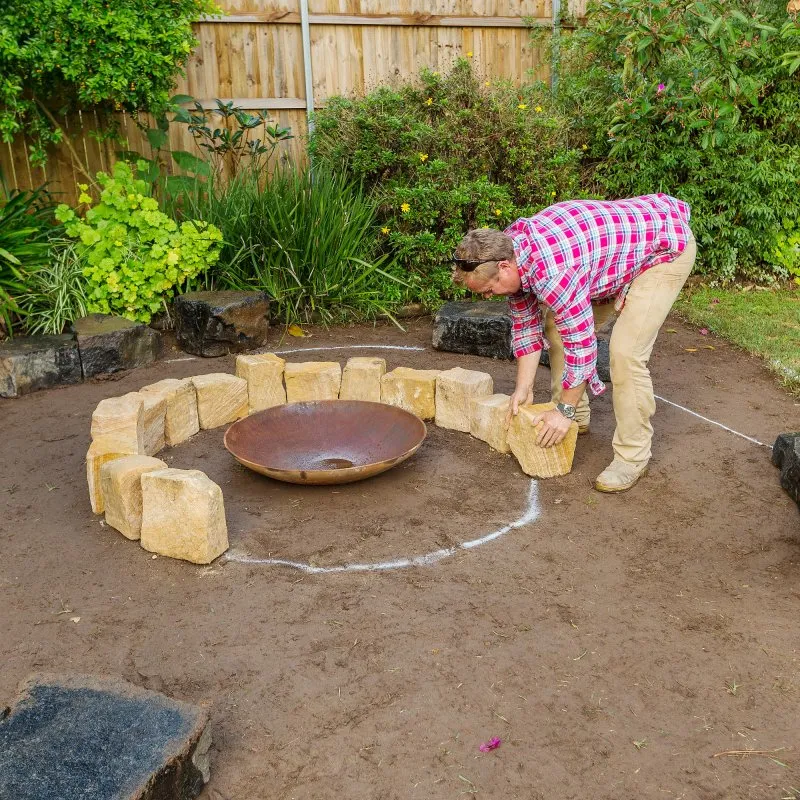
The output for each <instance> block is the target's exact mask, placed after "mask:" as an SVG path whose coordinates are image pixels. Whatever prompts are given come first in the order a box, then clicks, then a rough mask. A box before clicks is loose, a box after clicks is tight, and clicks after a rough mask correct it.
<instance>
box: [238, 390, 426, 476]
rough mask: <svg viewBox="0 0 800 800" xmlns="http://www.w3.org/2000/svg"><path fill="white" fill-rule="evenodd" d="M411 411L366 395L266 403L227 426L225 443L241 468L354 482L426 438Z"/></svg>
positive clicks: (387, 466)
mask: <svg viewBox="0 0 800 800" xmlns="http://www.w3.org/2000/svg"><path fill="white" fill-rule="evenodd" d="M426 433H427V429H426V427H425V423H424V422H423V421H422V420H421V419H419V418H418V417H416V416H415V415H414V414H411V413H409V412H408V411H405V410H403V409H402V408H397V407H396V406H389V405H384V404H383V403H371V402H367V401H365V400H320V401H316V402H309V403H289V404H287V405H282V406H275V407H274V408H268V409H267V410H266V411H259V412H257V413H256V414H251V415H250V416H249V417H245V418H244V419H240V420H239V421H238V422H235V423H234V424H233V425H231V427H230V428H228V430H227V431H226V433H225V447H226V448H227V449H228V451H229V452H230V453H231V454H232V455H233V457H234V458H235V459H236V460H237V461H238V462H239V463H240V464H243V465H244V466H245V467H248V468H249V469H252V470H255V471H256V472H259V473H261V474H262V475H267V476H268V477H270V478H275V479H277V480H279V481H287V482H288V483H312V484H333V483H352V482H353V481H360V480H363V479H364V478H370V477H372V476H373V475H378V474H379V473H381V472H385V471H386V470H387V469H391V468H392V467H394V466H396V465H397V464H400V463H401V462H403V461H405V460H406V459H407V458H409V457H410V456H412V455H413V454H414V453H415V452H416V451H417V449H418V448H419V446H420V445H421V444H422V442H423V441H424V439H425V435H426Z"/></svg>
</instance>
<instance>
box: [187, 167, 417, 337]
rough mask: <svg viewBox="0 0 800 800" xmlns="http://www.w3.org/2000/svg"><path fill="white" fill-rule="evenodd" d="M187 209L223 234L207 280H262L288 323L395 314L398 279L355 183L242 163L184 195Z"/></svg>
mask: <svg viewBox="0 0 800 800" xmlns="http://www.w3.org/2000/svg"><path fill="white" fill-rule="evenodd" d="M182 202H183V213H184V214H187V215H190V216H197V217H199V218H201V219H203V220H205V221H207V222H210V223H212V224H214V225H216V226H217V227H219V228H220V230H221V231H222V233H223V237H224V246H223V250H222V253H221V257H220V261H219V264H218V266H217V268H216V269H215V270H214V271H212V272H210V273H209V274H208V275H207V276H206V278H205V286H206V287H207V288H218V289H220V288H227V289H240V290H248V289H260V290H263V291H265V292H267V294H269V295H270V296H271V297H272V298H273V299H274V301H275V303H276V305H277V307H278V314H279V316H280V317H281V318H282V319H283V320H284V321H285V322H286V323H287V324H288V323H291V322H311V321H321V322H324V323H326V324H327V323H336V322H342V321H345V320H358V319H360V320H365V319H373V318H375V317H377V316H379V315H388V316H390V317H391V315H392V309H393V307H394V306H395V305H396V304H397V303H398V302H399V300H400V296H401V292H400V285H401V284H402V278H401V277H400V276H399V275H398V273H397V269H396V267H395V265H394V263H393V261H392V259H391V257H390V256H389V255H387V254H385V253H379V252H378V247H377V241H378V236H379V230H378V225H377V223H376V207H375V204H374V203H373V202H372V200H371V199H370V197H369V196H368V195H366V194H365V193H364V191H363V190H362V188H361V186H360V184H359V183H358V182H355V181H353V180H352V179H349V178H347V177H345V176H344V175H342V174H340V173H337V172H335V171H334V170H332V169H328V168H326V167H319V168H305V169H301V168H296V167H291V166H282V167H279V168H278V169H276V171H275V172H274V173H273V174H272V175H271V176H270V177H268V178H265V177H264V176H263V174H262V175H259V174H258V172H257V171H255V170H245V171H243V172H240V173H239V174H237V175H235V176H233V177H232V178H230V179H229V180H228V181H227V182H225V183H224V184H223V183H221V182H219V181H218V180H216V179H215V178H213V176H212V178H211V179H210V180H209V183H208V184H207V186H206V188H205V190H204V191H198V192H195V193H192V194H189V195H187V196H184V197H183V198H182Z"/></svg>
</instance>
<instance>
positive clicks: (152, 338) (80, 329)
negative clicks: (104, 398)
mask: <svg viewBox="0 0 800 800" xmlns="http://www.w3.org/2000/svg"><path fill="white" fill-rule="evenodd" d="M72 328H73V330H74V331H75V333H76V334H77V337H78V349H79V350H80V354H81V368H82V369H83V377H84V378H92V377H94V376H95V375H101V374H104V373H110V372H119V371H120V370H124V369H135V368H136V367H143V366H145V365H146V364H152V363H153V361H155V360H156V359H157V358H158V353H159V350H160V348H161V338H160V335H159V334H158V333H157V332H156V331H154V330H153V329H152V328H149V327H148V326H147V325H145V324H143V323H141V322H134V321H132V320H129V319H125V318H124V317H116V316H113V315H111V314H90V315H89V316H88V317H82V318H81V319H79V320H76V321H75V322H74V323H73V325H72Z"/></svg>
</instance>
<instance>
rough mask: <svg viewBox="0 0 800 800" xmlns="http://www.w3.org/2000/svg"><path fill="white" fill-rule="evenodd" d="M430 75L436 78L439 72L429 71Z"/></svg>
mask: <svg viewBox="0 0 800 800" xmlns="http://www.w3.org/2000/svg"><path fill="white" fill-rule="evenodd" d="M431 75H433V77H434V78H438V77H439V73H438V72H431Z"/></svg>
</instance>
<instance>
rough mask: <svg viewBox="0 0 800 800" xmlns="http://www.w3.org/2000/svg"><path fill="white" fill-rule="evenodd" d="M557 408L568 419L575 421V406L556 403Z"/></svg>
mask: <svg viewBox="0 0 800 800" xmlns="http://www.w3.org/2000/svg"><path fill="white" fill-rule="evenodd" d="M556 408H557V409H558V410H559V411H560V412H561V413H562V414H563V415H564V416H565V417H566V418H567V419H575V410H576V409H575V406H571V405H569V404H567V403H556Z"/></svg>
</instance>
